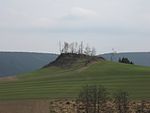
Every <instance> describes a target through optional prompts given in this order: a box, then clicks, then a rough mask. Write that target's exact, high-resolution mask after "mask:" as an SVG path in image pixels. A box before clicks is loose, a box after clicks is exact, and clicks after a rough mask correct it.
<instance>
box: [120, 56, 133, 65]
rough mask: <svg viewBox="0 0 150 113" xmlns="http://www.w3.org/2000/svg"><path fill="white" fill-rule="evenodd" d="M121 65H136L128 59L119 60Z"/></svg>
mask: <svg viewBox="0 0 150 113" xmlns="http://www.w3.org/2000/svg"><path fill="white" fill-rule="evenodd" d="M118 62H119V63H125V64H134V63H133V62H132V61H130V60H129V59H128V58H125V57H123V58H119V60H118Z"/></svg>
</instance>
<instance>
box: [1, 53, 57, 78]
mask: <svg viewBox="0 0 150 113" xmlns="http://www.w3.org/2000/svg"><path fill="white" fill-rule="evenodd" d="M56 58H57V55H55V54H48V53H28V52H0V77H1V76H11V75H16V74H20V73H26V72H31V71H34V70H37V69H40V68H41V67H43V66H44V65H46V64H48V63H49V62H51V61H53V60H55V59H56Z"/></svg>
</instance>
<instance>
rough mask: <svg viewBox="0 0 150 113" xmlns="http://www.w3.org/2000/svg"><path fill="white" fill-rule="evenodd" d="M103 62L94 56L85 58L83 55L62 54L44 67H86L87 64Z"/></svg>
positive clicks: (100, 58)
mask: <svg viewBox="0 0 150 113" xmlns="http://www.w3.org/2000/svg"><path fill="white" fill-rule="evenodd" d="M99 60H104V58H102V57H96V56H87V55H84V54H75V53H62V54H61V55H60V56H59V57H58V58H57V59H56V60H55V61H53V62H51V63H49V64H48V65H46V66H45V67H49V66H57V67H64V68H65V67H66V68H68V67H72V66H75V65H81V66H84V65H87V64H88V63H91V62H94V61H99Z"/></svg>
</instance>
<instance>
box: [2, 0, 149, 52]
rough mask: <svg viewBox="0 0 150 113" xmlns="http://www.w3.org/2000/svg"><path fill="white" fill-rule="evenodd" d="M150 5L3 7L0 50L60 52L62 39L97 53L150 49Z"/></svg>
mask: <svg viewBox="0 0 150 113" xmlns="http://www.w3.org/2000/svg"><path fill="white" fill-rule="evenodd" d="M149 4H150V1H148V0H145V1H142V0H126V1H123V0H105V1H99V0H94V1H90V0H86V1H85V0H83V1H81V0H61V1H60V0H43V1H40V0H26V1H20V0H13V1H8V0H5V1H1V4H0V9H1V11H0V51H18V52H37V53H56V54H58V53H59V47H58V45H59V41H61V42H65V41H67V42H81V41H83V42H84V43H85V44H89V45H90V46H91V47H93V46H94V47H95V48H96V50H97V54H103V53H111V52H113V51H117V52H118V53H120V52H123V53H124V52H149V51H150V49H149V48H150V45H149V42H150V38H149V37H150V7H149Z"/></svg>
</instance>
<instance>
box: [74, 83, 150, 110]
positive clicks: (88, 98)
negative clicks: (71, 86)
mask: <svg viewBox="0 0 150 113" xmlns="http://www.w3.org/2000/svg"><path fill="white" fill-rule="evenodd" d="M76 101H77V113H83V112H84V113H114V112H115V113H129V112H130V109H129V108H130V101H129V94H128V93H127V92H126V91H123V90H118V91H116V92H115V93H114V94H113V96H112V97H111V96H110V93H108V91H107V89H106V88H105V87H103V86H96V85H91V86H88V85H87V86H85V87H83V89H82V90H81V91H80V93H79V96H78V98H77V100H76ZM110 101H113V103H114V106H115V111H114V109H113V108H111V109H108V107H107V103H108V102H110ZM135 112H136V113H150V110H148V111H145V104H144V101H142V102H141V105H140V106H138V107H137V109H136V111H135Z"/></svg>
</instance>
